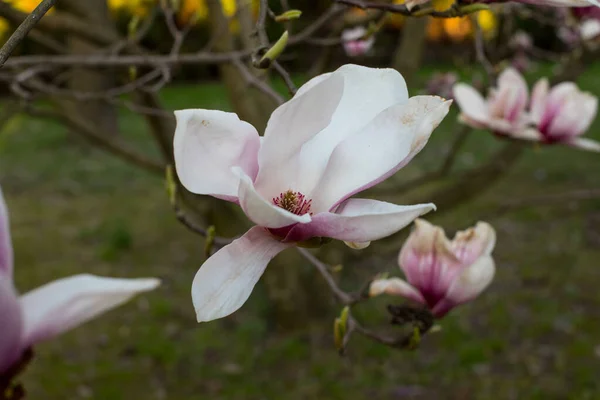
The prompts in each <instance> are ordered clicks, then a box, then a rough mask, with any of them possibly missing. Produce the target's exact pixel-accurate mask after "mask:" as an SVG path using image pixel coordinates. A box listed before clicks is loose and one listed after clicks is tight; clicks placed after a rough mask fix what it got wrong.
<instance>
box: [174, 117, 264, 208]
mask: <svg viewBox="0 0 600 400" xmlns="http://www.w3.org/2000/svg"><path fill="white" fill-rule="evenodd" d="M175 117H176V119H177V128H176V129H175V138H174V139H173V148H174V153H175V167H176V169H177V175H178V176H179V179H180V180H181V183H182V184H183V186H185V187H186V189H188V190H189V191H190V192H192V193H197V194H207V195H211V196H215V197H218V198H222V199H225V200H229V201H236V200H237V191H238V181H239V179H238V177H237V176H235V175H234V174H233V173H232V172H231V167H234V166H238V167H240V168H241V169H242V170H243V171H244V172H245V173H246V174H247V175H249V176H251V177H252V178H253V179H254V178H255V177H256V174H257V172H258V158H257V155H258V149H259V147H260V140H259V136H258V133H257V132H256V129H254V127H253V126H252V125H250V124H249V123H247V122H244V121H241V120H240V119H239V118H238V116H237V115H236V114H233V113H227V112H223V111H216V110H180V111H175Z"/></svg>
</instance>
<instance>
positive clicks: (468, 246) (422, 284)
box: [369, 219, 496, 318]
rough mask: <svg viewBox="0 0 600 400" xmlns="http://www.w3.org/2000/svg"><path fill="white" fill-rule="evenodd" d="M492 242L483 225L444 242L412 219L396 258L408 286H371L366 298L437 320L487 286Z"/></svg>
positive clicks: (394, 282)
mask: <svg viewBox="0 0 600 400" xmlns="http://www.w3.org/2000/svg"><path fill="white" fill-rule="evenodd" d="M495 242H496V233H495V231H494V229H493V228H492V227H491V226H490V225H489V224H487V223H485V222H479V223H477V225H475V227H473V228H469V229H467V230H465V231H461V232H458V233H457V234H456V236H455V237H454V239H453V240H449V239H448V238H447V237H446V235H445V233H444V230H443V229H442V228H440V227H437V226H434V225H432V224H430V223H429V222H427V221H424V220H421V219H417V220H416V221H415V229H414V230H413V232H412V233H411V235H410V236H409V238H408V239H407V240H406V242H405V243H404V246H403V247H402V250H401V251H400V255H399V257H398V262H399V264H400V268H401V269H402V270H403V271H404V274H405V275H406V280H407V281H408V282H406V281H404V280H402V279H400V278H390V279H378V280H375V281H373V282H372V283H371V286H370V288H369V295H370V296H377V295H380V294H388V295H395V296H402V297H405V298H407V299H410V300H413V301H415V302H418V303H422V304H424V305H426V306H427V307H428V308H429V309H430V310H431V312H432V313H433V314H434V315H435V316H436V317H438V318H440V317H443V316H444V315H445V314H446V313H447V312H448V311H450V310H451V309H452V308H454V307H456V306H457V305H459V304H462V303H465V302H468V301H470V300H472V299H474V298H475V297H477V296H478V295H479V294H480V293H481V292H482V291H483V290H484V289H485V288H486V287H487V286H488V285H489V284H490V283H491V281H492V278H493V277H494V272H495V265H494V260H493V259H492V257H491V252H492V250H493V249H494V245H495Z"/></svg>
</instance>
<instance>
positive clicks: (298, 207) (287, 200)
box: [273, 190, 312, 215]
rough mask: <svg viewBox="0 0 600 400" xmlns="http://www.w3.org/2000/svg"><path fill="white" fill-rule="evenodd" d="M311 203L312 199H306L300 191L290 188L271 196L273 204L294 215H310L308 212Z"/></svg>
mask: <svg viewBox="0 0 600 400" xmlns="http://www.w3.org/2000/svg"><path fill="white" fill-rule="evenodd" d="M311 203H312V199H307V198H306V196H305V195H303V194H302V193H300V192H294V191H292V190H288V191H286V192H283V193H280V194H279V196H278V197H273V204H275V205H276V206H277V207H281V208H283V209H284V210H287V211H289V212H291V213H292V214H296V215H304V214H311V215H312V213H311V212H310V206H311Z"/></svg>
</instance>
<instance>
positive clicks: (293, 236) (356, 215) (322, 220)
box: [286, 199, 435, 243]
mask: <svg viewBox="0 0 600 400" xmlns="http://www.w3.org/2000/svg"><path fill="white" fill-rule="evenodd" d="M432 210H435V205H434V204H431V203H429V204H417V205H414V206H398V205H395V204H391V203H386V202H384V201H377V200H369V199H349V200H346V201H345V202H343V203H342V204H341V205H340V206H339V207H338V209H337V210H336V212H335V213H331V212H324V213H320V214H317V215H315V216H313V220H312V222H311V223H310V224H303V225H296V226H295V227H293V228H292V229H291V231H290V232H289V234H288V236H287V237H286V241H302V240H307V239H309V238H311V237H329V238H333V239H338V240H343V241H345V242H358V243H362V242H370V241H373V240H378V239H381V238H384V237H386V236H389V235H391V234H394V233H396V232H398V231H399V230H400V229H402V228H404V227H405V226H407V225H408V224H410V223H411V222H412V221H413V220H414V219H415V218H417V217H419V216H421V215H423V214H426V213H428V212H429V211H432Z"/></svg>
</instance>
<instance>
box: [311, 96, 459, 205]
mask: <svg viewBox="0 0 600 400" xmlns="http://www.w3.org/2000/svg"><path fill="white" fill-rule="evenodd" d="M451 103H452V101H451V100H448V101H445V100H443V99H442V98H439V97H434V96H416V97H412V98H410V99H409V101H408V103H406V104H399V105H396V106H392V107H390V108H388V109H386V110H385V111H383V112H381V113H380V114H379V115H377V116H376V117H375V118H374V119H373V120H372V121H371V123H369V124H368V125H367V126H366V127H365V128H364V129H362V130H361V131H359V132H357V133H356V134H355V135H353V136H351V137H349V138H347V139H346V140H344V141H343V142H342V143H340V144H339V145H338V147H336V149H335V151H334V152H333V154H332V155H331V158H330V159H329V163H328V164H327V168H326V170H325V171H324V173H323V176H322V177H321V179H320V181H319V183H318V185H317V186H316V187H315V189H314V191H313V192H312V194H311V196H310V197H311V198H312V199H313V203H312V210H313V212H315V213H318V212H323V211H328V210H330V209H332V208H333V207H335V205H337V204H339V203H340V202H341V201H343V200H344V199H346V198H348V197H350V196H352V195H353V194H355V193H358V192H360V191H362V190H365V189H367V188H369V187H372V186H374V185H376V184H377V183H379V182H381V181H383V180H385V179H387V178H388V177H389V176H391V175H393V174H394V173H395V172H396V171H398V170H399V169H400V168H402V167H403V166H404V165H406V164H407V163H408V162H409V161H410V160H411V159H412V158H413V157H414V156H415V155H416V154H417V153H418V152H419V151H421V149H422V148H423V146H425V144H426V143H427V140H428V139H429V136H430V135H431V132H432V131H433V130H434V129H435V128H436V127H437V126H438V125H439V123H440V122H441V121H442V119H443V118H444V117H445V116H446V114H447V113H448V110H449V108H450V104H451Z"/></svg>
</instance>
